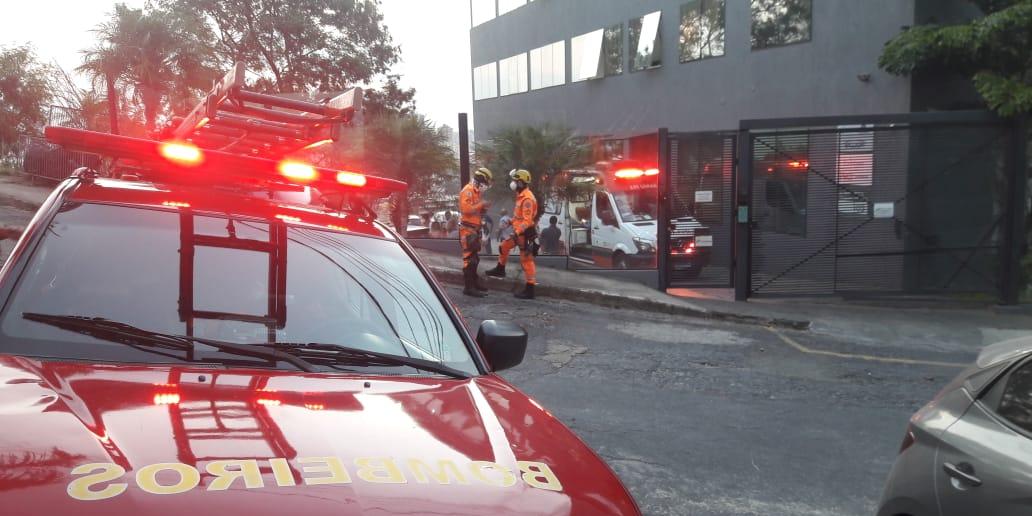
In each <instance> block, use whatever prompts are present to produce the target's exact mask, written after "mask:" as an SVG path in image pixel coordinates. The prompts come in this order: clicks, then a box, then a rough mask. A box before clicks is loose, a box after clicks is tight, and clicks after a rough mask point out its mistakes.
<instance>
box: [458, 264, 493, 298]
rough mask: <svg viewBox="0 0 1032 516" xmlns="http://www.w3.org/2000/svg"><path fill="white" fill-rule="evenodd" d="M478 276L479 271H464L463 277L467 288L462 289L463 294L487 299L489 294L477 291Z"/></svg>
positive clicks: (471, 269) (470, 268)
mask: <svg viewBox="0 0 1032 516" xmlns="http://www.w3.org/2000/svg"><path fill="white" fill-rule="evenodd" d="M476 274H477V271H476V270H474V269H473V268H472V267H466V268H465V269H462V276H463V279H464V280H465V288H463V289H462V293H463V294H465V295H467V296H470V297H487V293H485V292H481V291H479V290H477V287H476V281H477V279H476Z"/></svg>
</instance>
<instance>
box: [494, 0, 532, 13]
mask: <svg viewBox="0 0 1032 516" xmlns="http://www.w3.org/2000/svg"><path fill="white" fill-rule="evenodd" d="M524 5H527V0H498V16H501V15H503V14H505V13H507V12H509V11H515V10H516V9H519V8H520V7H523V6H524Z"/></svg>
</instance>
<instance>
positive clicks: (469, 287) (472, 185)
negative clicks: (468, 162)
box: [459, 167, 493, 297]
mask: <svg viewBox="0 0 1032 516" xmlns="http://www.w3.org/2000/svg"><path fill="white" fill-rule="evenodd" d="M492 178H493V175H492V174H491V171H490V170H488V169H486V168H483V167H481V168H478V169H477V170H476V171H475V172H473V178H472V179H471V180H470V182H469V184H467V185H466V186H464V187H462V191H461V192H459V212H460V215H461V219H460V221H459V244H460V245H462V274H463V279H464V284H465V288H463V289H462V293H463V294H466V295H467V296H473V297H485V296H487V288H486V287H484V285H483V284H482V283H480V276H478V275H477V266H479V265H480V245H481V227H482V220H481V219H482V217H483V215H484V213H485V212H486V211H487V208H488V207H489V206H490V204H489V203H487V202H486V201H482V200H480V193H481V192H482V191H483V190H484V189H485V188H490V186H491V179H492Z"/></svg>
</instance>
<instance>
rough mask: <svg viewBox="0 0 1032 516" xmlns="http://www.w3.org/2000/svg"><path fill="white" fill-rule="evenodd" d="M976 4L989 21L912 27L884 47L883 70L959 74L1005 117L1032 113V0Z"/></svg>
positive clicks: (988, 0)
mask: <svg viewBox="0 0 1032 516" xmlns="http://www.w3.org/2000/svg"><path fill="white" fill-rule="evenodd" d="M973 1H974V3H975V4H977V5H978V6H979V7H980V8H982V9H983V12H985V13H986V15H985V16H983V17H981V18H978V19H975V20H972V21H971V22H969V23H966V24H962V25H921V26H917V27H913V28H910V29H908V30H906V31H904V32H903V33H901V34H899V35H898V36H896V37H895V38H893V39H892V40H891V41H889V42H888V43H887V44H886V45H885V49H884V51H883V53H882V55H881V57H880V58H879V60H878V64H879V66H881V67H882V68H883V69H884V70H886V71H888V72H889V73H892V74H896V75H911V74H914V73H917V72H929V73H933V74H940V73H959V74H962V75H964V76H967V77H970V78H971V79H972V80H973V82H974V85H975V88H976V89H977V90H978V92H979V94H980V95H981V96H982V98H983V99H984V100H985V102H986V104H987V105H988V106H989V108H990V109H992V110H994V111H996V112H997V113H999V114H1000V115H1002V116H1008V117H1009V116H1015V115H1020V114H1027V113H1029V112H1032V0H973Z"/></svg>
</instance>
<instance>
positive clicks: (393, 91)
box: [362, 75, 416, 119]
mask: <svg viewBox="0 0 1032 516" xmlns="http://www.w3.org/2000/svg"><path fill="white" fill-rule="evenodd" d="M415 97H416V90H415V89H413V88H408V89H405V88H402V87H401V86H400V85H399V84H398V76H397V75H388V76H387V80H386V82H385V83H384V85H383V86H382V87H381V88H380V89H378V90H375V89H374V90H366V92H365V99H364V100H363V104H362V109H363V111H364V114H365V116H366V117H367V118H370V119H375V118H379V117H382V116H385V115H410V114H413V113H415V111H416V100H415Z"/></svg>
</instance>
